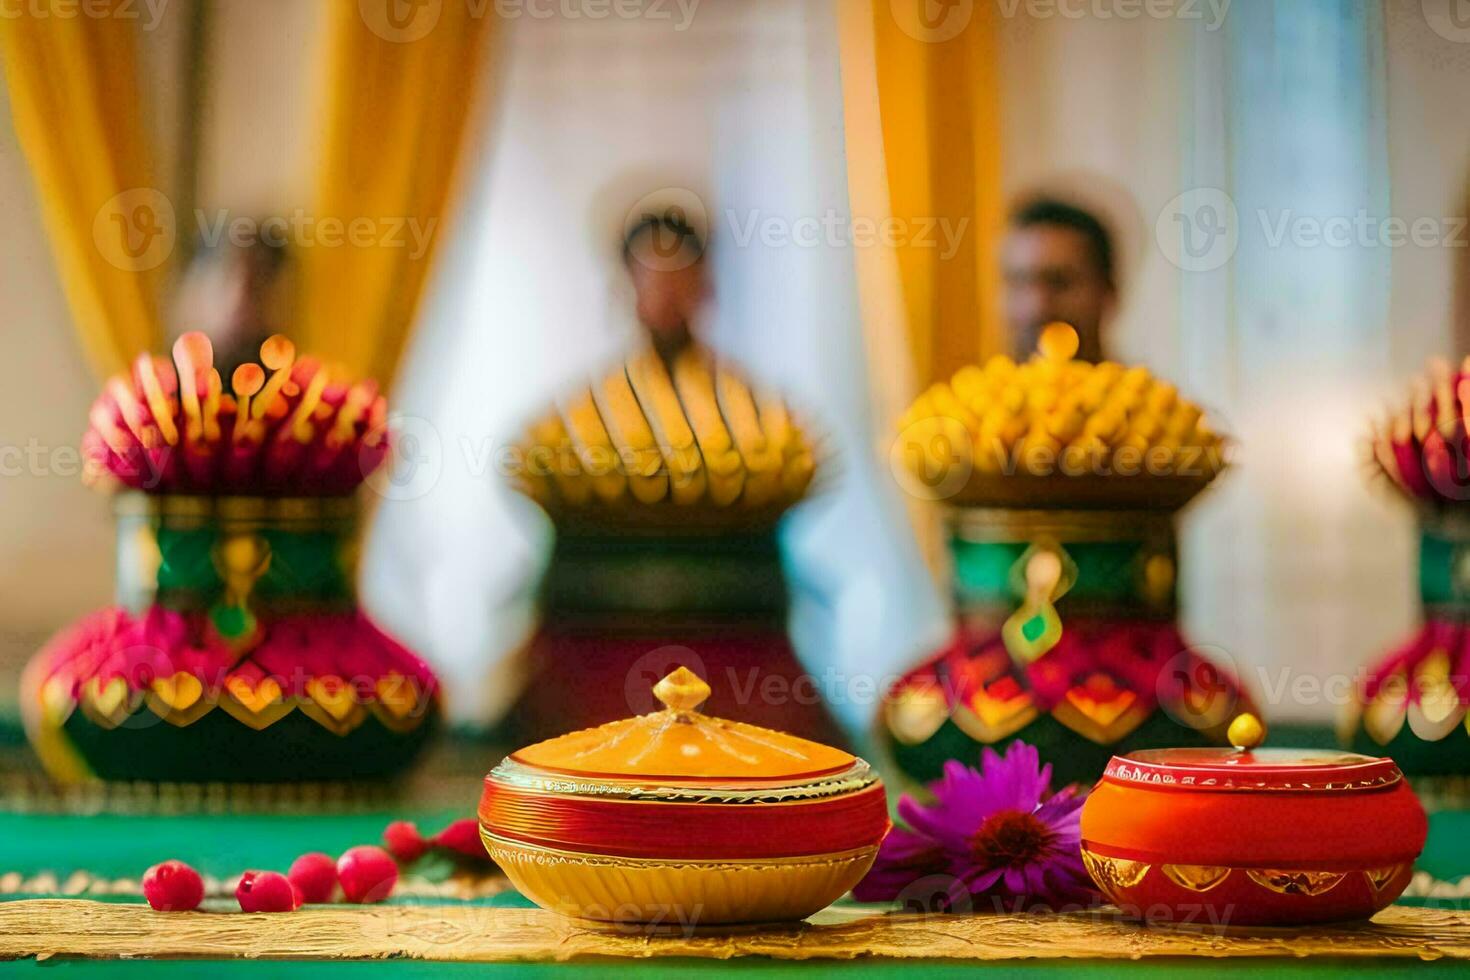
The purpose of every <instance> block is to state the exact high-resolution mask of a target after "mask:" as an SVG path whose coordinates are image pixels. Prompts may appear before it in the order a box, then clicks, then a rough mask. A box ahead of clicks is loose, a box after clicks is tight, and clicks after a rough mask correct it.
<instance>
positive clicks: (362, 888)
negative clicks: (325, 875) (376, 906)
mask: <svg viewBox="0 0 1470 980" xmlns="http://www.w3.org/2000/svg"><path fill="white" fill-rule="evenodd" d="M337 879H338V880H339V881H341V882H342V894H343V895H346V896H347V901H349V902H381V901H382V900H383V899H385V898H387V897H388V896H389V895H390V894H392V892H393V886H394V885H396V884H397V883H398V865H397V864H395V863H393V857H392V855H390V854H389V853H388V852H387V851H385V850H383V849H382V848H381V847H374V846H373V845H371V844H363V845H362V846H360V847H352V848H348V849H347V851H345V852H344V853H343V854H342V856H341V857H339V858H338V859H337Z"/></svg>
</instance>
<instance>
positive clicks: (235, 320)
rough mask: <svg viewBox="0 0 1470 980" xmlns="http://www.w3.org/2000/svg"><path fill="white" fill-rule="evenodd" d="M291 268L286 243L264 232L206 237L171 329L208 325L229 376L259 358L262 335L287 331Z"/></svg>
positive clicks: (177, 303)
mask: <svg viewBox="0 0 1470 980" xmlns="http://www.w3.org/2000/svg"><path fill="white" fill-rule="evenodd" d="M287 270H288V261H287V254H286V250H285V247H284V246H281V245H274V244H271V243H269V242H266V241H264V240H262V239H261V238H259V237H257V238H255V239H254V240H253V241H252V242H250V243H249V244H246V245H241V244H237V243H235V242H231V241H228V240H225V241H222V242H220V243H218V244H215V245H207V244H204V243H201V245H200V247H199V249H198V250H197V251H196V252H195V254H194V258H193V260H192V261H191V262H190V263H189V266H188V269H187V270H186V271H185V273H184V276H183V279H182V281H181V282H180V284H179V289H178V293H177V295H176V296H175V297H174V305H173V310H172V315H171V320H170V335H171V336H172V337H178V336H179V334H181V333H184V332H185V331H189V330H199V331H202V332H203V333H204V334H205V335H206V336H207V337H209V340H210V343H211V344H213V345H214V361H215V364H216V365H217V366H218V367H219V370H220V374H221V376H222V377H224V378H229V377H230V374H231V372H233V371H234V370H235V368H236V367H238V366H239V365H241V364H243V363H245V362H246V361H253V360H255V357H256V354H257V352H258V351H259V350H260V345H261V342H262V341H264V340H265V339H266V338H267V337H269V336H270V335H271V334H273V333H280V332H283V330H284V324H285V321H286V320H287V315H286V310H285V307H286V301H287V296H286V292H287V287H286V273H287Z"/></svg>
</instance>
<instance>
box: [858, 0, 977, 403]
mask: <svg viewBox="0 0 1470 980" xmlns="http://www.w3.org/2000/svg"><path fill="white" fill-rule="evenodd" d="M838 9H839V18H840V22H839V34H840V43H841V53H842V69H843V76H844V97H845V98H846V99H847V100H848V102H847V105H846V106H845V115H846V123H847V149H848V167H849V180H850V182H851V185H850V191H851V195H852V209H853V213H854V215H856V216H859V217H864V218H874V219H876V220H879V221H881V220H883V219H885V218H886V219H889V220H890V221H891V222H892V224H891V227H892V228H893V229H894V230H895V232H896V234H895V239H896V242H897V244H896V245H895V246H894V247H893V249H892V261H893V263H895V265H896V269H897V274H898V276H899V279H900V282H901V284H902V285H901V291H902V303H903V310H902V322H904V323H906V325H907V331H906V336H907V343H908V350H909V354H910V359H911V363H912V367H913V374H914V377H915V379H916V380H917V382H918V383H919V384H920V385H925V384H928V383H929V382H931V381H933V380H935V379H937V378H941V377H947V376H948V375H950V374H951V373H953V372H954V371H955V370H956V369H957V368H959V367H961V366H962V365H964V364H967V363H973V362H974V361H976V360H977V359H979V358H981V357H983V356H985V355H988V354H990V353H994V352H995V351H998V350H1001V349H1002V348H1003V337H1002V329H1001V324H1000V270H999V254H998V250H999V243H1000V238H1001V235H1002V233H1003V230H1004V224H1005V202H1004V198H1003V191H1002V188H1001V181H1002V172H1001V114H1000V100H1001V95H1000V69H999V65H998V59H999V55H1000V52H999V42H998V32H999V14H998V11H997V10H996V9H995V5H994V4H991V3H988V2H980V0H976V2H974V3H947V4H936V3H933V0H838ZM880 158H881V159H880ZM855 173H856V174H858V175H859V179H854V174H855ZM874 173H880V174H881V178H880V179H877V180H874V179H872V176H871V175H872V174H874ZM863 175H867V176H863ZM870 298H871V297H870ZM895 313H896V311H894V310H892V309H888V310H879V309H875V308H873V307H871V306H870V305H868V299H865V300H864V317H865V319H869V320H873V319H876V320H879V321H884V322H892V321H894V320H895V319H897V317H896V316H895Z"/></svg>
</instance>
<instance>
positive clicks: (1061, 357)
mask: <svg viewBox="0 0 1470 980" xmlns="http://www.w3.org/2000/svg"><path fill="white" fill-rule="evenodd" d="M1077 345H1078V340H1077V331H1076V330H1075V329H1073V327H1072V325H1071V324H1070V323H1063V322H1061V321H1060V320H1058V321H1057V322H1056V323H1048V324H1047V325H1046V326H1044V327H1042V328H1041V336H1039V337H1038V338H1037V339H1036V350H1037V352H1038V353H1039V354H1041V356H1042V357H1044V358H1046V359H1047V360H1048V361H1070V360H1071V359H1072V358H1074V357H1076V356H1077Z"/></svg>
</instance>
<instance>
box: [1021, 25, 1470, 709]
mask: <svg viewBox="0 0 1470 980" xmlns="http://www.w3.org/2000/svg"><path fill="white" fill-rule="evenodd" d="M1385 4H1386V6H1387V9H1388V13H1389V20H1390V22H1391V23H1390V24H1389V25H1388V27H1389V28H1392V29H1393V31H1396V32H1397V33H1396V43H1397V46H1398V49H1399V50H1400V52H1401V53H1400V57H1399V60H1398V61H1397V62H1396V64H1395V65H1393V66H1392V67H1394V68H1395V69H1396V72H1395V75H1394V78H1395V80H1396V81H1400V82H1401V86H1400V88H1399V89H1398V90H1397V92H1396V95H1395V98H1396V103H1395V105H1396V107H1397V108H1398V109H1400V110H1401V113H1400V115H1399V116H1398V117H1397V118H1395V119H1394V120H1389V119H1388V112H1387V101H1386V100H1387V85H1386V78H1387V75H1388V71H1389V67H1390V66H1387V65H1386V64H1385V57H1384V51H1385V34H1386V26H1385V23H1384V20H1385V14H1384V10H1385ZM1418 6H1419V5H1418V3H1417V2H1416V0H1385V2H1384V3H1380V2H1378V0H1234V2H1233V3H1231V4H1230V5H1229V6H1228V7H1227V8H1224V10H1223V15H1221V16H1216V15H1215V13H1214V11H1217V10H1220V9H1221V8H1219V7H1218V6H1213V5H1206V4H1200V5H1191V6H1186V5H1179V6H1177V7H1175V8H1173V9H1174V10H1176V11H1177V12H1178V13H1179V14H1180V16H1172V17H1170V16H1165V17H1148V16H1144V17H1139V18H1136V19H1132V20H1126V19H1123V18H1119V17H1104V16H1099V15H1098V14H1096V13H1092V14H1088V15H1083V16H1080V17H1060V16H1058V17H1050V18H1027V17H1024V16H1021V17H1016V18H1012V19H1008V20H1007V21H1006V22H1005V25H1004V36H1003V41H1004V45H1003V46H1004V55H1005V65H1004V68H1005V71H1004V72H1003V78H1004V79H1005V84H1006V86H1007V87H1006V91H1005V96H1004V100H1005V107H1006V117H1007V124H1006V159H1007V184H1008V189H1009V190H1010V191H1011V192H1012V193H1013V194H1019V193H1023V192H1026V191H1030V190H1034V189H1038V188H1040V189H1048V190H1053V191H1056V192H1059V193H1062V194H1065V195H1070V196H1074V197H1077V198H1080V199H1081V201H1082V202H1083V203H1086V204H1088V205H1091V206H1093V207H1095V208H1098V209H1099V210H1101V211H1103V212H1104V213H1105V214H1106V215H1107V216H1108V217H1109V218H1110V219H1111V220H1112V223H1113V224H1114V226H1115V228H1116V230H1117V232H1118V234H1119V237H1120V238H1121V240H1122V241H1121V245H1122V248H1121V252H1122V259H1123V266H1122V273H1123V277H1124V287H1123V304H1122V308H1121V310H1120V314H1119V317H1118V322H1117V323H1116V329H1115V337H1114V340H1115V350H1116V351H1117V353H1118V355H1119V356H1120V357H1121V358H1122V359H1124V360H1129V361H1136V362H1142V363H1146V364H1148V365H1149V367H1150V368H1152V369H1153V370H1154V371H1156V372H1158V373H1159V374H1161V375H1163V376H1165V377H1168V378H1170V379H1172V380H1174V381H1176V382H1177V383H1178V384H1179V386H1180V389H1181V391H1183V392H1186V393H1188V394H1190V395H1192V396H1194V397H1195V398H1197V399H1198V400H1200V401H1201V402H1203V403H1204V404H1205V405H1206V406H1207V407H1208V408H1209V409H1210V410H1211V413H1212V414H1213V415H1214V416H1215V417H1216V418H1217V420H1218V423H1219V425H1220V427H1221V428H1222V429H1224V430H1225V431H1227V432H1229V433H1231V434H1233V435H1235V436H1236V437H1237V438H1238V440H1239V453H1238V455H1237V457H1236V461H1237V466H1236V467H1235V469H1234V470H1233V471H1231V472H1229V473H1227V474H1226V475H1225V476H1224V477H1223V478H1222V479H1221V480H1220V481H1219V484H1218V486H1217V487H1216V488H1215V489H1214V490H1212V491H1211V492H1210V493H1208V494H1207V495H1205V496H1204V497H1203V498H1202V499H1200V500H1199V501H1198V502H1197V503H1196V504H1195V505H1193V506H1192V507H1191V508H1190V510H1189V511H1187V512H1186V515H1185V518H1184V538H1185V540H1184V552H1183V557H1184V565H1183V568H1182V583H1181V586H1182V600H1183V603H1184V613H1185V627H1186V631H1187V633H1188V635H1189V636H1190V637H1191V639H1193V640H1194V641H1195V642H1196V643H1198V644H1199V645H1200V646H1201V647H1202V648H1206V650H1207V652H1208V653H1210V654H1211V655H1212V656H1214V657H1216V658H1219V659H1221V660H1226V661H1229V662H1233V663H1234V664H1235V665H1236V667H1237V668H1238V669H1239V670H1240V671H1241V673H1242V674H1243V676H1244V677H1245V679H1246V681H1247V683H1248V684H1249V685H1250V686H1251V687H1252V689H1253V690H1254V691H1255V693H1256V694H1257V696H1259V697H1261V698H1263V699H1265V700H1266V701H1267V702H1268V703H1267V704H1266V706H1265V707H1266V709H1267V711H1268V713H1269V715H1270V716H1271V717H1273V718H1277V719H1298V720H1314V721H1328V720H1330V719H1332V718H1333V716H1334V715H1335V714H1336V713H1337V712H1338V710H1339V708H1340V704H1339V703H1338V702H1339V701H1340V700H1341V698H1338V697H1334V696H1332V695H1328V694H1324V693H1321V688H1322V685H1324V684H1325V683H1327V682H1330V681H1332V680H1333V679H1334V678H1337V679H1339V680H1338V688H1339V693H1340V690H1341V684H1340V679H1341V678H1344V677H1349V676H1350V675H1351V674H1352V673H1353V671H1355V670H1356V669H1357V668H1358V667H1359V666H1361V665H1362V664H1363V663H1365V662H1366V661H1367V660H1369V659H1371V658H1372V657H1373V656H1374V655H1376V654H1377V653H1379V652H1381V651H1382V650H1383V649H1385V648H1386V647H1387V645H1388V644H1389V643H1390V642H1391V641H1392V640H1393V639H1394V638H1395V637H1397V636H1401V635H1402V634H1403V633H1404V632H1405V631H1406V630H1407V628H1408V627H1409V624H1410V622H1411V621H1412V619H1413V617H1414V614H1415V600H1414V594H1415V593H1414V585H1415V583H1414V565H1413V553H1414V551H1413V549H1414V542H1413V528H1412V524H1413V522H1412V519H1411V518H1410V516H1409V515H1408V514H1407V512H1406V510H1405V509H1404V508H1402V507H1400V506H1397V502H1395V501H1392V500H1387V499H1384V498H1383V497H1381V496H1378V495H1375V494H1373V493H1371V492H1370V491H1369V489H1368V488H1367V486H1366V485H1365V482H1364V478H1363V472H1362V469H1361V467H1360V466H1359V464H1358V460H1357V456H1356V454H1355V452H1356V445H1357V440H1358V437H1359V435H1360V434H1361V433H1362V432H1363V430H1364V427H1365V424H1366V421H1367V418H1368V416H1369V415H1370V414H1371V413H1373V412H1376V411H1378V410H1379V407H1380V405H1381V400H1380V398H1379V396H1380V395H1381V394H1383V393H1385V392H1387V391H1394V390H1399V389H1400V388H1401V387H1402V386H1403V384H1404V382H1405V372H1407V371H1409V370H1412V369H1413V368H1414V367H1415V364H1414V361H1416V360H1417V359H1418V358H1419V357H1422V356H1423V354H1424V353H1425V352H1427V351H1430V350H1436V349H1443V348H1444V345H1445V344H1446V341H1447V329H1446V328H1447V322H1446V323H1444V324H1440V325H1435V324H1433V323H1432V320H1433V316H1434V315H1435V313H1436V312H1438V313H1439V314H1440V315H1444V313H1445V312H1447V310H1448V306H1449V295H1448V291H1447V290H1445V291H1443V293H1442V294H1441V297H1440V298H1439V299H1438V300H1426V299H1423V298H1418V297H1422V296H1423V293H1422V287H1420V286H1418V285H1417V284H1418V283H1420V282H1423V281H1426V280H1427V281H1430V282H1434V283H1437V284H1439V285H1441V286H1443V285H1444V283H1445V281H1446V280H1447V279H1448V277H1449V270H1450V263H1451V261H1452V260H1453V258H1454V255H1455V253H1454V252H1453V251H1452V250H1446V249H1439V250H1425V249H1397V250H1394V249H1390V248H1384V247H1374V246H1371V245H1368V246H1362V245H1358V244H1356V243H1353V244H1349V245H1347V246H1345V247H1333V246H1328V245H1325V244H1324V245H1305V246H1299V245H1294V244H1292V241H1291V240H1290V237H1288V239H1287V240H1285V241H1282V242H1280V243H1279V244H1278V243H1277V242H1276V241H1275V238H1276V235H1277V232H1278V231H1279V229H1280V227H1281V221H1282V219H1283V217H1285V218H1286V219H1287V220H1289V221H1294V220H1296V219H1302V218H1305V219H1308V221H1311V222H1324V223H1325V222H1326V220H1328V219H1331V218H1341V217H1346V218H1349V219H1352V218H1354V216H1356V215H1357V213H1358V212H1359V211H1360V210H1362V211H1365V212H1366V213H1367V214H1368V215H1370V216H1372V217H1373V218H1377V219H1382V218H1384V217H1386V216H1388V215H1389V214H1399V215H1406V216H1408V217H1411V218H1412V217H1414V216H1417V215H1418V214H1422V213H1429V214H1447V213H1453V212H1455V211H1457V210H1459V209H1460V208H1461V207H1462V203H1461V202H1460V200H1459V195H1460V193H1461V188H1460V187H1459V186H1457V184H1456V183H1455V182H1457V181H1461V180H1462V178H1461V177H1459V176H1456V177H1454V178H1452V180H1451V182H1450V183H1448V184H1447V183H1444V182H1441V184H1440V185H1439V186H1438V187H1437V188H1436V189H1435V191H1434V192H1432V193H1428V194H1426V193H1425V192H1424V188H1423V187H1422V186H1419V185H1418V183H1415V184H1413V185H1410V184H1409V182H1406V181H1405V182H1401V183H1400V184H1399V185H1398V186H1393V187H1392V190H1393V191H1394V194H1393V195H1391V194H1390V189H1391V184H1390V168H1389V165H1388V152H1389V147H1390V145H1397V146H1400V147H1405V148H1407V149H1404V150H1403V151H1402V153H1401V156H1400V158H1399V159H1398V160H1397V161H1396V162H1398V163H1402V162H1403V161H1404V159H1406V158H1414V157H1417V156H1422V151H1419V150H1414V149H1412V148H1413V147H1419V146H1423V145H1425V140H1426V139H1439V140H1443V137H1442V135H1441V133H1440V130H1442V129H1444V127H1442V126H1440V127H1433V126H1430V125H1429V124H1428V123H1427V121H1426V119H1425V118H1423V117H1421V116H1419V114H1418V111H1417V108H1416V107H1417V105H1418V104H1419V101H1420V99H1421V98H1423V93H1424V91H1425V89H1426V88H1428V87H1430V86H1429V84H1428V83H1430V82H1434V80H1435V79H1438V80H1439V81H1438V82H1437V83H1436V84H1440V85H1444V86H1446V87H1445V89H1444V92H1443V93H1442V94H1441V95H1440V96H1439V98H1440V99H1441V100H1442V101H1441V103H1440V106H1441V116H1442V114H1443V102H1444V101H1447V100H1450V99H1451V98H1452V93H1453V92H1455V91H1456V90H1455V89H1454V88H1452V87H1449V86H1451V85H1452V84H1453V83H1454V81H1455V78H1456V76H1454V75H1453V74H1447V73H1446V71H1445V69H1444V68H1443V67H1441V69H1440V70H1439V71H1438V72H1437V73H1429V72H1426V71H1425V69H1424V68H1423V63H1424V62H1423V59H1424V58H1425V57H1426V56H1433V57H1434V58H1436V59H1437V63H1438V64H1440V65H1441V66H1444V65H1446V64H1448V63H1449V59H1451V58H1452V57H1454V56H1455V55H1456V54H1457V49H1456V47H1455V46H1454V45H1452V44H1450V43H1449V42H1447V41H1445V40H1444V39H1443V38H1439V37H1436V36H1435V35H1434V34H1433V32H1432V31H1431V30H1430V28H1429V27H1428V26H1427V25H1426V24H1425V23H1424V21H1423V18H1422V17H1420V16H1419V11H1418ZM1411 8H1412V9H1411ZM1191 11H1192V15H1191V16H1184V14H1185V13H1186V12H1191ZM1462 47H1463V46H1462ZM1460 77H1461V81H1460V83H1459V84H1460V89H1459V91H1463V72H1462V73H1461V76H1460ZM1390 122H1392V123H1394V126H1395V129H1394V131H1393V139H1392V140H1390V129H1389V124H1390ZM1416 125H1417V126H1419V127H1421V128H1420V129H1417V130H1416V129H1415V128H1414V127H1415V126H1416ZM1464 142H1465V141H1464V139H1463V138H1462V139H1461V140H1460V141H1459V144H1457V145H1463V144H1464ZM1442 149H1445V150H1448V147H1442ZM1458 160H1459V161H1460V162H1459V163H1458V164H1455V165H1451V166H1450V167H1448V168H1446V169H1448V170H1454V167H1455V166H1458V167H1459V168H1460V169H1459V174H1463V168H1464V166H1465V162H1464V154H1463V152H1462V153H1461V155H1460V156H1459V157H1458ZM1422 169H1424V168H1423V167H1422V164H1421V170H1422ZM1430 183H1433V182H1432V181H1431V182H1430ZM1405 189H1407V190H1408V191H1409V193H1410V194H1411V195H1413V196H1414V197H1415V199H1416V200H1417V202H1418V206H1419V207H1420V208H1422V210H1417V211H1408V210H1406V209H1404V208H1403V206H1402V205H1395V203H1394V202H1395V201H1396V200H1398V197H1399V194H1400V193H1401V192H1402V191H1404V190H1405ZM1227 202H1228V204H1229V205H1230V206H1231V207H1233V209H1234V210H1233V211H1230V210H1229V209H1228V208H1226V207H1225V203H1227ZM1396 208H1397V209H1396ZM1212 209H1213V210H1212ZM1217 220H1218V221H1219V222H1225V223H1228V225H1229V228H1230V234H1229V235H1228V236H1222V237H1219V238H1208V237H1207V236H1209V235H1210V234H1211V233H1212V231H1211V230H1212V229H1219V228H1221V225H1219V224H1211V222H1212V221H1217ZM1263 220H1264V221H1265V224H1264V225H1263ZM1186 221H1187V222H1189V226H1188V229H1187V230H1188V231H1190V232H1191V233H1192V234H1193V236H1194V239H1193V242H1192V248H1193V251H1194V254H1192V255H1191V254H1190V253H1189V252H1187V251H1181V248H1180V246H1181V244H1182V241H1181V237H1180V236H1181V234H1182V233H1183V232H1184V231H1185V230H1186V228H1185V225H1183V224H1181V222H1186ZM1232 241H1233V242H1234V243H1235V251H1234V252H1233V253H1229V252H1228V249H1229V247H1230V244H1231V242H1232ZM1391 277H1392V280H1393V281H1394V282H1395V283H1401V282H1403V283H1411V284H1413V285H1411V286H1410V287H1409V288H1407V289H1400V290H1399V292H1400V293H1401V294H1410V293H1412V294H1413V297H1410V296H1408V295H1400V296H1397V297H1395V302H1396V303H1397V304H1400V305H1402V304H1403V303H1404V302H1405V300H1407V301H1408V303H1409V304H1410V305H1411V306H1412V309H1413V310H1414V311H1415V313H1416V314H1417V315H1418V316H1419V318H1420V321H1421V322H1418V323H1413V324H1404V323H1397V322H1391V321H1390V318H1389V315H1388V305H1387V303H1388V297H1389V288H1390V279H1391ZM1405 326H1409V327H1411V328H1412V330H1411V331H1405V330H1404V327H1405ZM1436 326H1437V328H1436ZM1391 355H1392V356H1391ZM1293 685H1295V686H1293Z"/></svg>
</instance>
